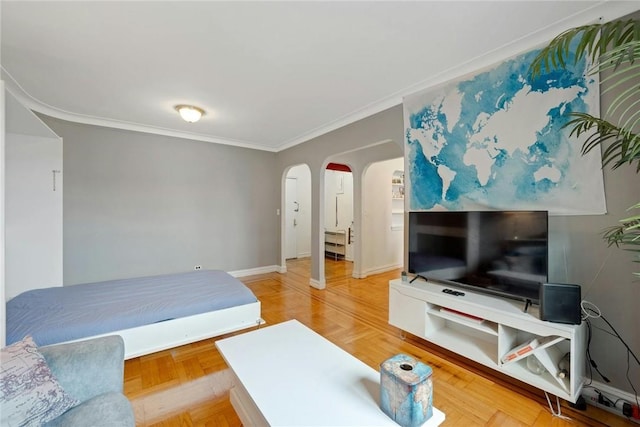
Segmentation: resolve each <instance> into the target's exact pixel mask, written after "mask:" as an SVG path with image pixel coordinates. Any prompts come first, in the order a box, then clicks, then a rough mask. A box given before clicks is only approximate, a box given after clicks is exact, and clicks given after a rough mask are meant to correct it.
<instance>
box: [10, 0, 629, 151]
mask: <svg viewBox="0 0 640 427" xmlns="http://www.w3.org/2000/svg"><path fill="white" fill-rule="evenodd" d="M638 10H640V3H637V2H634V1H609V0H605V1H601V2H599V3H596V4H595V5H593V6H592V7H590V8H588V9H585V10H583V11H582V12H579V13H577V14H574V15H572V16H569V17H567V18H565V19H562V20H560V21H558V22H555V23H553V24H551V25H549V26H547V27H544V28H542V29H540V30H537V31H535V32H532V33H530V34H527V35H525V36H523V37H521V38H519V39H516V40H514V41H512V42H510V43H507V44H505V45H503V46H501V47H499V48H496V49H494V50H493V51H491V52H488V53H486V54H483V55H480V56H478V57H475V58H472V59H470V60H469V61H467V62H464V63H462V64H460V65H457V66H455V67H451V68H449V69H446V70H444V71H442V72H440V73H438V74H436V75H434V76H431V77H429V78H428V79H425V80H423V81H421V82H419V83H417V84H415V85H412V86H410V87H408V88H405V89H404V90H401V91H398V92H396V93H394V94H392V95H390V96H388V97H385V98H383V99H380V100H378V101H376V102H373V103H371V104H369V105H367V106H365V107H363V108H360V109H358V110H355V111H353V112H351V113H349V114H346V115H344V116H343V117H341V118H338V119H336V120H334V121H331V122H329V123H326V124H325V125H322V126H319V127H317V128H315V129H312V130H310V131H309V132H305V133H303V134H301V135H298V136H297V137H295V138H292V139H290V140H288V141H285V142H283V143H282V144H281V145H278V146H277V147H266V146H264V145H259V144H255V143H250V142H246V141H236V140H232V139H225V138H219V137H212V136H209V135H204V134H197V133H191V132H184V131H177V130H174V129H168V128H161V127H156V126H149V125H143V124H139V123H133V122H126V121H120V120H114V119H107V118H102V117H95V116H88V115H82V114H77V113H73V112H69V111H65V110H62V109H60V108H57V107H54V106H50V105H47V104H45V103H44V102H41V101H40V100H38V99H36V98H35V97H33V96H31V95H30V94H29V93H27V91H25V90H24V89H23V88H22V87H21V86H20V85H19V84H18V83H17V81H16V80H15V79H14V78H13V77H12V76H11V75H10V74H9V73H8V72H7V71H6V70H5V69H4V67H0V69H1V71H2V77H3V79H4V80H5V81H6V83H5V87H6V89H7V90H8V91H9V92H11V94H12V95H13V96H15V97H16V98H17V99H18V100H19V101H20V102H21V103H22V104H23V105H24V106H26V107H27V108H29V109H31V110H33V111H36V112H39V113H42V114H46V115H48V116H51V117H55V118H58V119H62V120H67V121H71V122H77V123H83V124H89V125H96V126H104V127H111V128H116V129H123V130H130V131H136V132H144V133H151V134H156V135H163V136H170V137H175V138H184V139H190V140H196V141H203V142H210V143H214V144H223V145H231V146H235V147H241V148H249V149H254V150H261V151H269V152H275V153H277V152H280V151H283V150H286V149H288V148H291V147H294V146H296V145H299V144H302V143H304V142H308V141H310V140H312V139H314V138H317V137H319V136H321V135H324V134H327V133H329V132H332V131H334V130H336V129H339V128H341V127H344V126H347V125H350V124H352V123H355V122H357V121H359V120H362V119H364V118H366V117H370V116H372V115H374V114H377V113H380V112H382V111H384V110H387V109H389V108H392V107H395V106H397V105H400V104H402V100H403V98H404V97H406V96H408V95H412V94H415V93H417V92H421V91H424V90H428V89H432V88H434V87H437V86H439V85H441V84H444V83H446V82H448V81H450V80H454V79H456V78H460V77H462V76H464V75H466V74H469V73H472V72H474V71H477V70H479V69H483V68H486V67H489V66H491V65H493V64H496V63H499V62H501V61H503V60H505V59H507V58H510V57H512V56H515V55H518V54H520V53H522V52H526V51H527V50H529V49H532V48H535V47H537V46H542V45H543V44H545V43H547V42H549V41H550V40H551V39H552V38H553V37H555V36H556V35H558V34H560V33H561V32H562V31H565V30H567V29H569V28H573V27H577V26H580V25H585V24H589V23H593V22H598V21H603V22H606V21H611V20H614V19H618V18H620V17H622V16H625V15H628V14H630V13H633V12H636V11H638Z"/></svg>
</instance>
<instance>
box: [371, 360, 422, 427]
mask: <svg viewBox="0 0 640 427" xmlns="http://www.w3.org/2000/svg"><path fill="white" fill-rule="evenodd" d="M432 374H433V370H432V369H431V367H429V366H428V365H425V364H424V363H422V362H419V361H417V360H416V359H414V358H413V357H410V356H407V355H406V354H398V355H395V356H393V357H392V358H390V359H387V360H385V361H384V362H382V364H380V407H381V408H382V410H383V411H384V413H385V414H387V415H388V416H389V417H391V418H392V419H393V420H394V421H395V422H396V423H398V424H400V425H401V426H403V427H416V426H421V425H422V424H424V423H425V422H427V420H428V419H429V418H431V415H433V382H432V380H431V375H432Z"/></svg>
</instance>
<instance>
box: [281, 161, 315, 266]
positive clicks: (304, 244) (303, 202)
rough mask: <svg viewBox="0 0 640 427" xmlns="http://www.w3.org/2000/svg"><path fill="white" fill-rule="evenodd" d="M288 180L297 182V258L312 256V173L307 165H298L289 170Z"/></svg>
mask: <svg viewBox="0 0 640 427" xmlns="http://www.w3.org/2000/svg"><path fill="white" fill-rule="evenodd" d="M287 177H288V178H296V180H297V187H296V188H297V195H296V196H297V199H296V201H297V202H298V204H299V209H300V211H299V212H297V217H296V220H297V223H298V225H297V227H296V249H297V257H298V258H305V257H309V256H311V171H310V170H309V167H308V166H307V165H297V166H294V167H292V168H291V169H289V172H288V173H287Z"/></svg>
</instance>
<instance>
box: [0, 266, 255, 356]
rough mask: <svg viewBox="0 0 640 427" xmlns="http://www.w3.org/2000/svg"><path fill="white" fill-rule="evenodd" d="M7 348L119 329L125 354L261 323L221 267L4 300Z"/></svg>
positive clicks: (248, 296)
mask: <svg viewBox="0 0 640 427" xmlns="http://www.w3.org/2000/svg"><path fill="white" fill-rule="evenodd" d="M6 314H7V327H6V335H7V345H8V344H11V343H13V342H16V341H19V340H21V339H22V338H24V337H25V336H26V335H31V336H32V337H33V339H34V340H35V342H36V343H37V344H38V345H48V344H55V343H60V342H68V341H75V340H80V339H87V338H90V337H95V336H101V335H109V334H114V333H116V334H119V335H122V336H123V338H124V339H125V353H126V357H127V358H131V357H135V356H139V355H142V354H147V353H151V352H154V351H159V350H161V349H165V348H170V347H174V346H177V345H182V344H186V343H189V342H193V341H197V340H200V339H205V338H210V337H213V336H217V335H221V334H224V333H228V332H232V331H236V330H240V329H244V328H248V327H252V326H256V325H258V324H260V323H261V319H260V302H259V301H258V299H257V298H256V296H255V295H254V294H253V292H252V291H251V290H250V289H249V288H248V287H247V286H246V285H244V284H243V283H242V282H240V281H239V280H238V279H236V278H234V277H232V276H231V275H229V274H228V273H226V272H224V271H220V270H198V271H192V272H188V273H178V274H167V275H162V276H150V277H139V278H134V279H122V280H110V281H105V282H96V283H86V284H82V285H74V286H63V287H53V288H46V289H34V290H30V291H27V292H24V293H22V294H20V295H18V296H16V297H15V298H13V299H11V300H9V301H8V302H7V311H6Z"/></svg>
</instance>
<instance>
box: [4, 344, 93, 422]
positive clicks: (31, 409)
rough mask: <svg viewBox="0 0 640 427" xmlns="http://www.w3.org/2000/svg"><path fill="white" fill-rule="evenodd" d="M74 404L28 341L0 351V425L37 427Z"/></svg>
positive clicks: (75, 401)
mask: <svg viewBox="0 0 640 427" xmlns="http://www.w3.org/2000/svg"><path fill="white" fill-rule="evenodd" d="M78 403H80V402H78V401H77V400H75V399H73V398H71V397H70V396H69V395H67V394H66V393H65V392H64V390H63V389H62V387H60V384H58V381H57V380H56V378H55V377H54V376H53V373H52V372H51V370H50V369H49V366H48V365H47V362H46V360H45V358H44V356H42V354H40V352H39V351H38V348H37V346H36V344H35V343H34V342H33V339H32V338H31V337H26V338H24V339H23V340H22V341H18V342H16V343H13V344H11V345H10V346H8V347H5V348H3V349H2V350H1V358H0V425H2V426H10V427H13V426H21V427H22V426H29V427H31V426H40V425H42V424H43V423H46V422H47V421H51V420H53V419H54V418H57V417H58V416H60V415H62V414H63V413H64V412H66V411H67V410H68V409H70V408H72V407H74V406H75V405H77V404H78Z"/></svg>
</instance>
